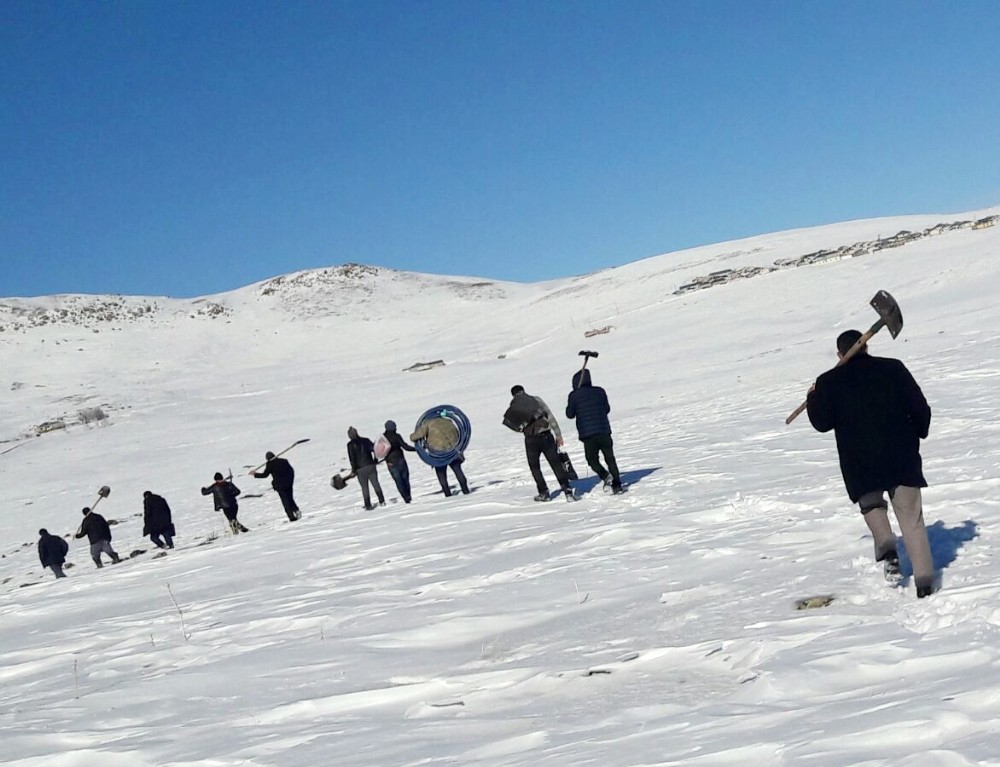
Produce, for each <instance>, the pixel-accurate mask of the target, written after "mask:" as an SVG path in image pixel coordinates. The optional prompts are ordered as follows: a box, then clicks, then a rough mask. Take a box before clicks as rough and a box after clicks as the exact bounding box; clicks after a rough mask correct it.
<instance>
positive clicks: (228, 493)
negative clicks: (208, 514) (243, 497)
mask: <svg viewBox="0 0 1000 767" xmlns="http://www.w3.org/2000/svg"><path fill="white" fill-rule="evenodd" d="M201 494H202V495H211V496H212V500H213V501H214V502H215V510H216V511H220V510H221V509H229V510H230V511H236V510H237V509H238V508H239V507H240V505H239V503H238V502H237V501H236V496H238V495H239V494H240V489H239V488H238V487H236V485H234V484H233V483H232V482H230V481H229V480H228V479H220V480H218V481H216V482H215V483H214V484H211V485H209V486H208V487H203V488H202V489H201Z"/></svg>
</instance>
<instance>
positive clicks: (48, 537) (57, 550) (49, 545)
mask: <svg viewBox="0 0 1000 767" xmlns="http://www.w3.org/2000/svg"><path fill="white" fill-rule="evenodd" d="M38 535H39V536H40V537H39V539H38V559H39V560H40V561H41V563H42V567H47V568H49V569H50V570H52V572H53V573H55V576H56V578H65V577H66V573H64V572H63V569H62V568H63V565H64V564H65V563H66V553H67V552H68V551H69V544H68V543H66V541H64V540H63V539H62V538H60V537H59V536H57V535H52V534H50V533H49V531H48V530H46V529H45V528H44V527H43V528H42V529H41V530H39V531H38Z"/></svg>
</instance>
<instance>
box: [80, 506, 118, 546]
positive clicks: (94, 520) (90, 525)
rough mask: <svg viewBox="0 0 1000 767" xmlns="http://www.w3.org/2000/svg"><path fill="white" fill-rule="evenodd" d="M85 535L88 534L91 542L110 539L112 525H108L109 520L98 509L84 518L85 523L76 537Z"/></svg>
mask: <svg viewBox="0 0 1000 767" xmlns="http://www.w3.org/2000/svg"><path fill="white" fill-rule="evenodd" d="M84 536H87V540H89V541H90V542H91V543H99V542H100V541H110V540H111V527H110V526H109V525H108V520H106V519H105V518H104V517H102V516H101V515H100V514H98V513H97V512H96V511H92V512H90V513H89V514H88V515H87V516H85V517H84V518H83V523H82V524H81V525H80V531H79V532H78V533H77V534H76V536H75V537H77V538H83V537H84Z"/></svg>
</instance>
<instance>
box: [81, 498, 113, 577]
mask: <svg viewBox="0 0 1000 767" xmlns="http://www.w3.org/2000/svg"><path fill="white" fill-rule="evenodd" d="M84 536H86V538H87V540H89V541H90V558H91V559H93V560H94V564H95V565H97V566H98V567H104V565H103V564H102V563H101V554H107V555H108V556H109V557H111V561H112V562H114V563H115V564H118V563H119V562H120V561H121V559H120V558H119V556H118V554H117V553H116V552H115V550H114V549H113V548H111V527H110V525H108V521H107V520H106V519H105V518H104V517H102V516H101V515H100V514H98V513H97V512H96V511H91V510H90V508H89V507H84V509H83V522H82V523H80V529H79V530H77V531H76V536H75V537H77V538H83V537H84Z"/></svg>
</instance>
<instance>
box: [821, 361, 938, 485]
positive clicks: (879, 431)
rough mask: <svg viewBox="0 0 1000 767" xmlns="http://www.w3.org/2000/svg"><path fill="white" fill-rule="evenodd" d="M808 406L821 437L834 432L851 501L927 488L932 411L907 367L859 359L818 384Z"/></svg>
mask: <svg viewBox="0 0 1000 767" xmlns="http://www.w3.org/2000/svg"><path fill="white" fill-rule="evenodd" d="M806 404H807V408H808V410H807V412H808V413H809V420H810V422H811V423H812V425H813V427H814V428H815V429H816V430H817V431H823V432H825V431H830V429H833V430H834V434H835V435H836V437H837V452H838V453H839V455H840V470H841V473H842V474H843V475H844V484H845V485H846V486H847V494H848V496H850V499H851V500H852V501H855V502H856V501H857V500H858V498H860V497H861V496H862V495H864V494H865V493H870V492H874V491H878V490H889V489H891V488H894V487H897V486H898V485H905V486H907V487H927V481H926V480H925V479H924V475H923V471H922V468H921V461H920V440H921V439H923V438H924V437H926V436H927V433H928V430H929V429H930V423H931V409H930V407H929V406H928V404H927V400H926V399H924V394H923V392H921V391H920V387H919V386H917V382H916V381H914V380H913V376H912V375H910V371H909V370H907V369H906V366H905V365H903V363H902V362H900V361H899V360H894V359H887V358H884V357H872V356H870V355H869V354H867V353H865V354H859V355H857V356H855V357H853V358H851V359H850V360H848V362H847V363H846V364H845V365H841V366H840V367H835V368H833V369H832V370H828V371H827V372H825V373H823V375H821V376H820V377H819V378H818V379H816V387H815V388H814V389H813V391H811V392H810V393H809V396H808V398H807V400H806Z"/></svg>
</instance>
